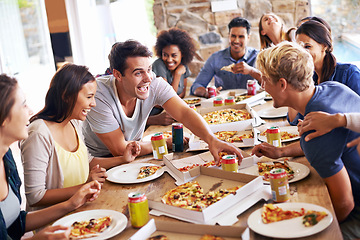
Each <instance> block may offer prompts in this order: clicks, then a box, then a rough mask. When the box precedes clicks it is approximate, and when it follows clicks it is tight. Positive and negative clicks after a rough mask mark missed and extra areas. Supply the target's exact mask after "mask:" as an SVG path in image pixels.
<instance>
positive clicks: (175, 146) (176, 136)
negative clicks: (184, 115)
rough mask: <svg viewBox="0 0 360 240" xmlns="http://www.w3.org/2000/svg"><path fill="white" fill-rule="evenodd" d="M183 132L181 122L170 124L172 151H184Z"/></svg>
mask: <svg viewBox="0 0 360 240" xmlns="http://www.w3.org/2000/svg"><path fill="white" fill-rule="evenodd" d="M183 138H184V133H183V125H182V124H181V123H173V124H172V150H173V152H183V151H184V139H183Z"/></svg>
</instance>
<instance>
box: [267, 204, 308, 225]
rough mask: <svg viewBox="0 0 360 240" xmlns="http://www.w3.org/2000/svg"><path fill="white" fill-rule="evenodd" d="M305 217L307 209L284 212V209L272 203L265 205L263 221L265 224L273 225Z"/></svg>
mask: <svg viewBox="0 0 360 240" xmlns="http://www.w3.org/2000/svg"><path fill="white" fill-rule="evenodd" d="M304 215H305V209H304V208H301V209H300V210H299V211H296V210H283V209H282V208H280V207H278V206H275V205H273V204H271V203H269V204H264V206H263V209H262V213H261V219H262V221H263V223H272V222H278V221H283V220H287V219H292V218H296V217H301V216H304Z"/></svg>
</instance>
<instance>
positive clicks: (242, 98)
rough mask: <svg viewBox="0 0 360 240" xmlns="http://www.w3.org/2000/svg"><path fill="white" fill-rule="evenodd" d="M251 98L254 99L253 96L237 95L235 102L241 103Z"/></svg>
mask: <svg viewBox="0 0 360 240" xmlns="http://www.w3.org/2000/svg"><path fill="white" fill-rule="evenodd" d="M250 97H253V95H236V96H235V102H241V101H243V100H245V99H248V98H250Z"/></svg>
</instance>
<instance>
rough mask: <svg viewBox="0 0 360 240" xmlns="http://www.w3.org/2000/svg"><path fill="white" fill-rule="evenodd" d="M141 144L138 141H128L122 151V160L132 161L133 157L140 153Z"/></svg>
mask: <svg viewBox="0 0 360 240" xmlns="http://www.w3.org/2000/svg"><path fill="white" fill-rule="evenodd" d="M140 151H141V146H140V143H139V142H136V141H133V142H130V143H128V145H126V148H125V151H124V155H123V157H124V160H125V161H126V162H128V163H129V162H132V161H134V160H135V158H136V157H137V156H138V155H139V154H140Z"/></svg>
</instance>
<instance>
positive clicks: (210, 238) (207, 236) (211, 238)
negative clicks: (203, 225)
mask: <svg viewBox="0 0 360 240" xmlns="http://www.w3.org/2000/svg"><path fill="white" fill-rule="evenodd" d="M200 240H224V239H223V238H222V237H217V236H214V235H210V234H205V235H203V236H202V237H201V238H200Z"/></svg>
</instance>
